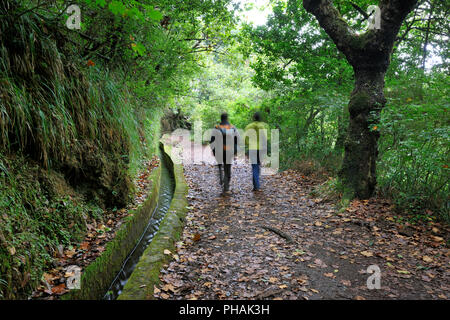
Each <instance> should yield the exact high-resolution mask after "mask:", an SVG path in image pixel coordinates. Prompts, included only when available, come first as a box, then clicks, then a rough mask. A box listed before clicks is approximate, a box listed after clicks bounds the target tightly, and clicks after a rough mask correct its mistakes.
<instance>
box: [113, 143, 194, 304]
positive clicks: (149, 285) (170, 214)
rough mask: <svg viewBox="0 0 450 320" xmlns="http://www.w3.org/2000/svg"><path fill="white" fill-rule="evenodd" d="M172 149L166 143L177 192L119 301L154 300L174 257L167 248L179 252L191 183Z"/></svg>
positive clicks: (168, 160)
mask: <svg viewBox="0 0 450 320" xmlns="http://www.w3.org/2000/svg"><path fill="white" fill-rule="evenodd" d="M169 154H170V148H169V147H167V146H164V155H163V156H165V157H166V159H167V162H168V163H169V166H170V167H169V169H171V170H172V171H173V174H174V177H175V191H174V195H173V199H172V202H171V205H170V207H169V210H168V211H167V213H166V215H165V217H164V219H163V221H162V222H161V225H160V228H159V231H158V233H157V234H156V235H155V237H154V238H153V240H152V242H151V243H150V245H149V246H148V247H147V249H146V250H145V251H144V254H143V255H142V257H141V259H140V260H139V262H138V264H137V266H136V269H135V270H134V272H133V273H132V274H131V277H130V278H129V280H128V282H127V284H126V285H125V287H124V289H123V291H122V294H121V295H120V296H119V297H118V299H119V300H145V299H153V289H154V286H155V285H157V284H158V283H159V273H160V270H161V268H162V267H163V265H164V264H166V263H167V262H169V260H170V259H171V257H170V256H169V255H166V254H164V250H166V249H168V250H170V251H171V252H174V251H175V245H174V244H175V242H176V241H177V240H179V239H180V238H181V234H182V231H183V226H184V222H185V216H186V212H187V206H188V202H187V199H186V195H187V191H188V186H187V183H186V181H185V178H184V174H183V167H182V165H177V164H174V163H173V161H172V160H171V159H170V157H169Z"/></svg>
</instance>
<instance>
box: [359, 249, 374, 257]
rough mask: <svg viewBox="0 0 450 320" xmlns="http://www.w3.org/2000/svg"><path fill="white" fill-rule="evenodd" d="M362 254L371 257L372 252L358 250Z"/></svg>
mask: <svg viewBox="0 0 450 320" xmlns="http://www.w3.org/2000/svg"><path fill="white" fill-rule="evenodd" d="M360 253H361V254H362V255H363V256H365V257H372V256H373V253H372V252H370V251H367V250H366V251H361V252H360Z"/></svg>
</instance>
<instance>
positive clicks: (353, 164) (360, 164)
mask: <svg viewBox="0 0 450 320" xmlns="http://www.w3.org/2000/svg"><path fill="white" fill-rule="evenodd" d="M355 78H356V82H355V89H354V90H353V92H352V95H351V98H350V103H349V105H348V109H349V114H350V122H349V125H348V130H347V137H346V139H345V155H344V160H343V163H342V168H341V170H340V172H339V177H340V178H341V180H342V181H343V183H344V185H345V186H346V187H347V189H349V190H348V193H350V194H348V197H350V198H353V197H357V198H363V199H366V198H369V197H370V196H371V195H372V194H373V191H374V190H375V186H376V183H377V181H376V161H377V156H378V144H377V143H378V138H379V137H380V133H379V131H378V130H377V128H376V127H375V124H376V123H378V121H379V116H380V112H381V109H382V108H383V107H384V106H385V104H386V100H385V98H384V94H383V88H384V72H383V71H378V72H374V71H373V70H355Z"/></svg>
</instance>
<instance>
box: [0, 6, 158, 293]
mask: <svg viewBox="0 0 450 320" xmlns="http://www.w3.org/2000/svg"><path fill="white" fill-rule="evenodd" d="M42 23H43V22H42V20H41V19H40V18H39V17H38V16H36V15H35V14H34V13H32V12H30V13H28V14H24V15H21V16H20V17H18V18H17V19H16V18H14V17H12V15H6V16H4V17H2V19H0V244H1V245H0V298H3V299H13V298H26V297H27V294H29V293H30V292H31V291H32V289H33V288H34V287H35V286H36V285H37V284H38V283H39V282H40V281H41V276H42V273H43V272H44V270H45V269H46V268H48V267H49V266H50V263H51V262H52V261H53V259H54V252H55V250H56V248H57V246H58V245H60V244H62V245H64V246H70V245H75V244H76V243H77V242H78V241H79V240H80V239H81V238H82V236H83V234H84V232H85V224H86V221H87V220H89V219H101V213H102V212H103V209H104V208H106V207H111V208H113V207H122V206H125V205H126V204H127V203H128V202H129V200H130V196H131V194H132V193H133V185H132V183H131V178H132V177H134V175H135V174H136V173H137V172H138V170H139V168H140V167H141V165H142V161H141V159H142V158H146V157H147V158H151V156H152V155H153V154H154V153H155V152H156V150H157V147H158V145H157V143H158V140H159V139H158V137H159V116H160V112H159V111H158V112H155V110H152V108H145V106H144V104H145V101H141V100H138V99H137V98H135V96H134V94H133V92H132V91H131V89H129V88H128V86H127V84H126V82H124V81H123V79H124V74H122V72H121V71H120V70H116V71H114V72H110V71H109V70H108V69H107V68H105V67H103V66H101V65H100V64H96V65H95V66H87V65H86V64H85V62H83V61H82V60H79V61H73V60H69V59H68V58H66V55H65V53H64V52H62V51H61V50H62V49H61V48H60V47H57V45H56V43H57V41H56V39H55V38H54V37H55V35H54V34H53V33H52V34H48V33H45V31H44V28H43V27H42ZM5 30H7V31H8V32H4V31H5ZM5 34H8V36H7V37H5V36H4V35H5ZM18 53H19V54H18Z"/></svg>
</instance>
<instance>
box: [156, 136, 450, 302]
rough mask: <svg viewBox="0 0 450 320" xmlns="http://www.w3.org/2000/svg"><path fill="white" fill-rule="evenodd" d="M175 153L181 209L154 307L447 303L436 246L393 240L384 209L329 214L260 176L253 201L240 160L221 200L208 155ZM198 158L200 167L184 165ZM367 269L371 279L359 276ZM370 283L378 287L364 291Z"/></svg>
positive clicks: (404, 237) (406, 237)
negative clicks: (182, 223) (181, 222)
mask: <svg viewBox="0 0 450 320" xmlns="http://www.w3.org/2000/svg"><path fill="white" fill-rule="evenodd" d="M180 145H184V149H179V150H178V151H180V156H181V158H183V159H184V162H185V175H186V178H187V181H188V183H189V188H190V189H189V195H188V200H189V203H190V207H189V212H188V216H187V223H186V227H185V230H184V233H183V236H182V241H180V242H178V243H177V248H178V249H177V252H176V253H175V254H173V257H174V260H173V261H172V262H171V263H170V264H169V265H167V266H166V267H165V268H164V269H163V270H162V273H161V276H160V279H161V284H160V286H159V287H158V288H156V290H155V297H156V298H158V299H199V300H201V299H283V300H284V299H360V300H363V299H448V297H449V268H448V266H449V261H450V260H449V250H448V248H447V247H446V246H445V241H443V238H442V237H440V236H436V235H431V234H430V235H424V234H418V233H415V232H414V229H412V230H413V231H412V233H410V234H405V233H404V232H403V233H402V232H399V230H398V228H397V227H396V225H394V224H392V223H390V219H389V218H388V219H387V220H386V219H384V218H383V219H381V218H379V217H381V216H382V217H385V216H384V215H382V214H381V213H382V212H381V211H382V210H386V209H385V208H384V207H383V208H381V207H380V216H377V217H371V216H368V214H367V213H365V212H364V210H362V209H361V210H359V209H358V207H355V208H356V209H354V210H353V209H351V210H347V211H345V212H344V213H337V212H336V210H335V209H334V207H333V205H332V204H327V203H323V202H322V201H321V199H314V198H311V197H309V196H308V192H309V190H310V188H311V184H310V183H308V181H307V178H306V177H302V176H301V175H298V174H296V173H295V172H293V171H287V172H281V173H277V174H275V175H268V176H263V177H262V181H263V182H262V191H260V192H253V191H252V181H251V168H250V165H249V164H246V163H245V161H243V160H242V159H241V160H239V161H237V162H236V163H235V164H234V165H233V167H232V184H231V193H230V194H228V195H222V194H221V190H220V186H219V183H218V173H217V167H215V166H214V158H213V156H212V154H211V153H210V149H209V148H208V147H203V146H199V145H198V146H194V145H192V144H191V143H190V142H185V143H182V144H178V146H180ZM182 150H184V152H182ZM189 150H191V151H193V152H192V153H191V154H189ZM175 151H176V149H175ZM199 153H200V154H202V155H203V157H202V160H201V161H198V163H193V161H189V159H190V158H191V160H192V157H190V155H191V156H192V155H193V154H197V159H199ZM365 203H366V202H365ZM388 217H389V216H388ZM433 237H434V238H433ZM290 240H291V241H290ZM441 240H442V241H441ZM370 266H372V267H371V268H373V269H376V270H377V268H379V271H380V272H379V273H378V272H375V273H373V274H372V273H368V268H369V267H370ZM369 270H370V268H369ZM377 276H379V277H377ZM375 277H377V278H378V279H379V280H380V281H379V284H380V287H379V289H376V288H375V289H369V288H368V283H369V287H370V285H372V286H375V287H377V281H376V279H375ZM368 279H369V281H368Z"/></svg>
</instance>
